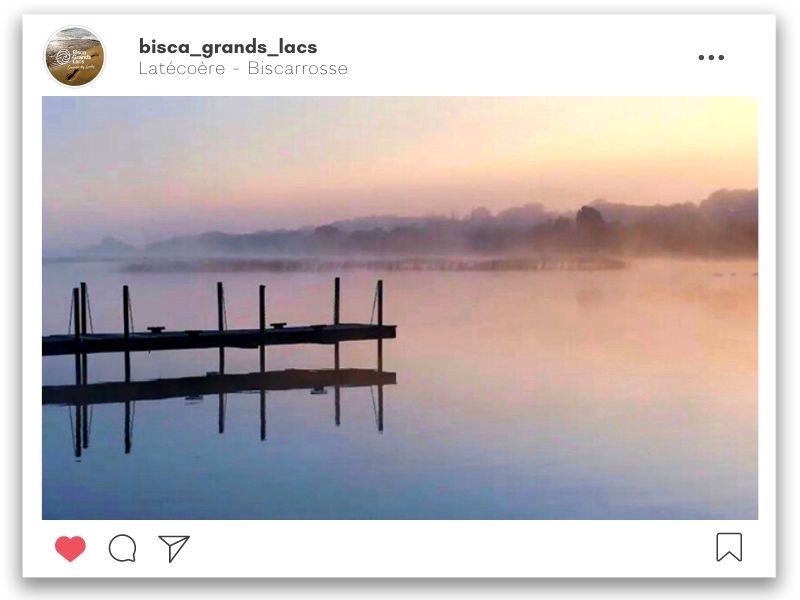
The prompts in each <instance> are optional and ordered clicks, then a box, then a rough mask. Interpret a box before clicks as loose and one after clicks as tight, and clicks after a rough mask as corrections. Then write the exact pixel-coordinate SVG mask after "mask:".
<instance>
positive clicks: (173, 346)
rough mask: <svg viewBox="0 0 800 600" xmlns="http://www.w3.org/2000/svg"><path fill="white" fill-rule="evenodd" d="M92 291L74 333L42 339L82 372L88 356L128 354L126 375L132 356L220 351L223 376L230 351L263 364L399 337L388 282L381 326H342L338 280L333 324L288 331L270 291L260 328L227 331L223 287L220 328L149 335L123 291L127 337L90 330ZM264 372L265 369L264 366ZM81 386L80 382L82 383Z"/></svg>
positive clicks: (76, 294)
mask: <svg viewBox="0 0 800 600" xmlns="http://www.w3.org/2000/svg"><path fill="white" fill-rule="evenodd" d="M87 290H88V288H87V286H86V284H85V283H83V282H82V283H81V284H80V286H79V287H76V288H74V289H73V291H72V298H73V300H72V302H73V308H72V314H71V320H72V321H74V332H68V333H66V334H58V335H47V336H43V337H42V356H63V355H74V356H75V357H76V371H80V372H81V374H82V373H83V372H85V371H86V357H87V355H89V354H98V353H104V352H121V353H125V355H126V358H125V362H126V371H127V370H128V363H129V356H128V354H129V353H130V352H153V351H158V350H199V349H205V348H218V349H219V351H220V365H221V368H220V371H224V350H225V348H259V350H260V352H259V354H260V362H261V363H263V361H264V359H263V357H264V348H265V347H266V346H282V345H290V344H339V343H340V342H350V341H358V340H377V341H378V342H381V341H382V340H385V339H393V338H395V337H396V336H397V327H396V326H395V325H385V324H384V323H383V281H380V280H379V281H378V283H377V285H376V291H375V300H374V304H373V316H374V313H375V309H377V323H372V322H370V323H342V322H341V319H340V307H341V299H340V294H341V284H340V280H339V278H338V277H337V278H336V279H335V280H334V294H333V320H332V322H331V323H320V324H312V325H294V326H287V324H286V323H271V324H270V325H269V327H268V326H267V319H266V286H264V285H261V286H259V288H258V293H259V314H258V329H227V326H226V318H225V294H224V290H223V286H222V282H219V283H217V321H218V327H217V329H207V330H201V329H185V330H175V331H171V330H168V329H167V328H166V327H164V326H160V325H151V326H149V327H148V328H147V331H139V332H134V331H133V330H132V329H133V328H132V323H131V321H132V319H131V306H130V302H131V300H130V291H129V289H128V286H127V285H126V286H123V288H122V322H123V327H122V332H121V333H94V332H90V331H87V305H88V291H87ZM262 369H263V367H262ZM79 382H80V381H76V383H79Z"/></svg>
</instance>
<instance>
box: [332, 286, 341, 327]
mask: <svg viewBox="0 0 800 600" xmlns="http://www.w3.org/2000/svg"><path fill="white" fill-rule="evenodd" d="M340 292H341V280H340V279H339V277H337V278H335V279H334V280H333V324H334V325H338V324H339V311H340V306H341V305H340V302H339V297H340Z"/></svg>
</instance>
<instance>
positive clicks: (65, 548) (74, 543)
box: [56, 535, 86, 562]
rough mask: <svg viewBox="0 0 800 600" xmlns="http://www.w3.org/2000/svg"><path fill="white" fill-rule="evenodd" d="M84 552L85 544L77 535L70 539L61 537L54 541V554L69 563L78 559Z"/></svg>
mask: <svg viewBox="0 0 800 600" xmlns="http://www.w3.org/2000/svg"><path fill="white" fill-rule="evenodd" d="M84 550H86V542H84V541H83V538H82V537H81V536H79V535H76V536H75V537H71V538H70V537H67V536H65V535H62V536H61V537H60V538H58V539H57V540H56V552H58V553H59V554H60V555H61V556H63V557H64V558H66V559H67V560H68V561H69V562H72V561H73V560H75V559H76V558H78V557H79V556H80V555H81V554H83V551H84Z"/></svg>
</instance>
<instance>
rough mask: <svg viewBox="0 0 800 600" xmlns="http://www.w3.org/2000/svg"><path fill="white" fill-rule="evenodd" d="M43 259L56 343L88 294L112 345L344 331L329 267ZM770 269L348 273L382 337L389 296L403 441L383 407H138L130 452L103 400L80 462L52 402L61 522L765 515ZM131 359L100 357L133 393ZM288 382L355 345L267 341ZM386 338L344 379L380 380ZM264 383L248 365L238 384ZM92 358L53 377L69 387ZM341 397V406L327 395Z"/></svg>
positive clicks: (345, 359) (641, 264)
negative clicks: (167, 267) (379, 317)
mask: <svg viewBox="0 0 800 600" xmlns="http://www.w3.org/2000/svg"><path fill="white" fill-rule="evenodd" d="M117 267H118V266H117V264H116V263H107V262H75V263H45V266H44V277H43V288H44V289H43V304H44V310H43V315H42V317H43V330H44V335H48V334H54V333H64V332H66V330H67V324H68V316H69V309H70V293H71V289H72V287H74V286H75V285H77V284H78V282H79V281H86V282H87V284H88V286H89V291H90V298H91V313H92V314H91V316H92V324H93V326H94V330H95V331H98V332H99V331H106V332H111V331H114V332H118V331H120V330H121V327H122V325H121V323H122V303H121V288H122V285H123V284H128V285H130V286H131V294H132V301H133V317H134V326H135V329H136V330H137V331H141V330H143V329H144V328H145V327H146V326H149V325H164V326H166V327H167V328H168V329H178V330H181V329H199V328H204V329H214V328H216V296H215V287H214V286H215V283H216V282H217V281H223V282H224V284H225V296H226V308H227V321H228V327H229V328H231V329H233V328H252V327H256V326H257V323H258V295H257V289H258V285H259V284H261V283H264V284H266V285H267V313H268V321H286V322H288V323H289V324H290V325H292V324H312V323H324V322H331V320H332V310H333V307H332V293H333V276H334V275H336V273H333V272H325V273H314V272H263V273H259V272H251V271H238V272H231V271H229V272H213V270H207V271H199V272H158V271H139V272H137V271H128V272H123V271H121V270H120V269H118V268H117ZM756 271H757V262H756V261H755V260H739V261H704V260H693V261H690V260H634V261H633V262H631V263H630V264H629V268H626V269H619V270H610V271H563V270H542V271H535V272H514V271H502V270H498V271H469V272H463V271H444V272H443V271H435V272H434V271H431V272H427V271H392V272H380V271H361V270H352V271H348V272H346V273H343V274H342V320H343V321H345V322H369V320H370V315H371V309H372V303H373V292H374V286H375V281H376V279H377V278H382V279H383V280H384V281H385V322H387V323H390V324H396V325H397V339H395V340H388V341H386V342H384V369H385V370H386V371H391V372H396V373H397V385H387V386H385V389H384V409H383V421H384V428H383V431H382V432H379V431H378V428H377V427H376V412H375V408H374V406H375V405H374V395H373V393H374V390H373V393H371V390H370V389H369V388H352V389H343V390H342V401H341V425H340V426H338V427H337V426H336V425H335V423H334V405H333V403H334V400H333V392H332V390H330V389H328V390H327V392H328V393H326V394H323V393H314V394H311V393H310V392H309V390H293V391H285V392H270V393H269V394H268V395H267V401H266V439H265V440H264V441H261V439H260V437H259V396H258V394H255V395H254V394H247V393H241V394H228V395H227V399H226V402H225V411H224V416H225V427H224V429H225V431H224V433H223V434H220V433H218V428H219V427H218V426H219V410H218V408H219V406H218V402H217V397H216V395H214V396H205V397H203V398H193V399H191V400H187V399H186V398H175V399H170V400H163V401H139V402H137V403H136V406H135V416H134V420H133V434H132V450H131V452H130V454H125V452H124V446H123V411H124V408H123V405H122V404H105V405H96V406H93V407H92V408H91V409H90V410H91V420H90V443H89V447H88V448H87V449H85V450H84V452H83V454H82V456H81V457H80V459H76V458H75V456H74V454H73V444H74V442H73V438H72V435H73V434H72V431H73V424H72V423H71V421H70V419H71V414H70V410H69V409H68V408H67V407H64V406H45V407H43V419H44V422H43V517H44V518H46V519H226V518H229V519H262V518H263V519H329V518H330V519H362V518H386V519H448V518H452V519H461V518H463V519H494V518H502V519H517V518H518V519H659V518H664V519H696V518H699V519H703V518H708V519H752V518H757V516H758V507H757V483H758V477H757V476H758V472H757V416H758V402H757V297H758V294H757V292H758V277H757V276H756V275H755V273H756ZM122 364H123V363H122V356H121V355H92V356H90V357H89V382H90V383H91V382H98V381H113V380H120V379H121V378H122V370H123V369H122ZM267 364H268V369H269V370H279V369H285V368H302V369H321V368H326V369H327V368H332V367H333V348H332V347H330V346H306V347H283V348H268V350H267ZM375 365H376V356H375V342H352V343H345V344H342V346H341V366H342V367H343V368H345V367H363V368H375ZM216 369H217V351H216V350H208V351H182V352H155V353H151V354H146V353H141V354H134V355H133V378H134V379H136V380H146V379H152V378H157V377H180V376H189V375H205V374H206V373H207V372H208V371H214V370H216ZM257 369H258V351H257V350H228V351H227V353H226V371H227V372H230V373H246V372H252V371H256V370H257ZM73 379H74V359H73V358H72V357H56V358H47V359H44V361H43V380H44V384H45V385H54V384H70V383H73ZM318 391H320V390H318Z"/></svg>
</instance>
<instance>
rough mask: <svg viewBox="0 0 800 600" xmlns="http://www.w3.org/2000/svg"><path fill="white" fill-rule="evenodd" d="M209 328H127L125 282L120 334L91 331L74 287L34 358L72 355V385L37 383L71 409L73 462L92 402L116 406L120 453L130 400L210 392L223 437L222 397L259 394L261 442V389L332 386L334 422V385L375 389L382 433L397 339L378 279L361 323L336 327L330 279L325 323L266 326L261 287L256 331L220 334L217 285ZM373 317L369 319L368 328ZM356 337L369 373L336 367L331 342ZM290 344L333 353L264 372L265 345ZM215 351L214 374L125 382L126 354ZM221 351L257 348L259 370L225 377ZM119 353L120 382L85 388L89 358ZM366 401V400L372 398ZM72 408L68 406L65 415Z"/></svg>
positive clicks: (45, 396) (82, 290) (45, 399)
mask: <svg viewBox="0 0 800 600" xmlns="http://www.w3.org/2000/svg"><path fill="white" fill-rule="evenodd" d="M216 295H217V311H216V312H217V314H216V317H217V329H210V330H200V329H185V330H176V331H170V330H168V329H167V328H166V327H165V326H162V325H150V326H148V327H146V331H134V328H133V314H132V309H131V294H130V290H129V288H128V286H127V285H125V286H123V287H122V333H95V332H94V331H93V327H92V326H91V323H92V317H91V306H90V305H89V296H88V286H87V285H86V283H84V282H81V283H80V285H79V286H78V287H75V288H73V290H72V308H71V310H70V324H69V326H68V328H67V329H68V331H67V333H66V334H61V335H48V336H43V337H42V356H63V355H73V356H74V357H75V384H74V385H60V386H43V387H42V403H43V404H45V405H63V406H69V407H73V406H74V409H75V419H74V430H73V439H74V452H75V457H76V458H80V457H81V455H82V453H83V451H84V450H86V449H88V448H89V426H88V424H89V423H90V421H91V419H90V415H89V408H90V407H91V406H92V405H95V404H111V403H123V404H124V405H125V413H124V415H125V416H124V448H125V453H126V454H127V453H130V452H131V448H132V444H133V414H134V407H135V405H136V402H137V401H138V400H161V399H167V398H180V397H191V398H200V397H204V396H208V395H216V396H217V400H218V419H217V421H218V423H217V429H218V432H219V433H220V434H222V433H224V432H225V414H226V411H225V406H226V396H227V394H229V393H241V392H245V393H246V392H257V393H258V394H259V420H260V436H261V440H266V394H267V392H269V391H279V390H293V389H311V390H313V391H314V393H317V392H318V391H319V390H324V389H325V388H327V387H332V388H333V390H334V398H333V400H334V422H335V424H336V425H337V426H339V425H340V424H341V393H342V388H347V387H369V388H370V391H371V390H372V388H373V386H374V387H375V388H377V407H376V426H377V429H378V431H379V432H383V395H384V390H383V388H384V386H386V385H394V384H395V383H396V381H397V378H396V375H395V374H394V373H389V372H385V371H384V370H383V340H385V339H393V338H395V337H396V335H397V327H396V326H395V325H385V324H384V322H383V281H381V280H378V282H377V284H376V286H375V296H374V298H373V305H372V316H371V318H370V321H369V323H343V322H342V321H341V314H340V312H341V297H340V295H341V281H340V279H339V277H336V278H335V280H334V287H333V319H332V322H331V323H321V324H314V325H293V326H287V324H286V323H282V322H276V323H270V324H269V326H267V302H266V286H265V285H260V286H259V287H258V311H259V314H258V329H228V328H227V318H226V314H225V292H224V289H223V285H222V283H221V282H218V283H217V289H216ZM373 320H375V321H376V322H375V323H373ZM358 340H375V341H377V369H375V370H371V369H342V368H341V365H340V352H339V344H340V343H342V342H350V341H358ZM290 344H329V345H332V346H333V348H334V368H333V369H321V370H319V369H318V370H306V369H287V370H283V371H267V370H266V363H267V360H266V347H267V346H282V345H290ZM208 348H216V349H218V350H219V367H218V371H216V372H214V373H208V374H206V375H204V376H199V377H180V378H172V379H156V380H151V381H133V380H132V377H131V356H130V355H131V353H132V352H152V351H159V350H196V349H208ZM226 348H252V349H255V348H258V349H259V371H258V372H255V373H241V374H226V373H225V350H226ZM112 352H115V353H121V354H123V356H124V363H123V364H124V381H117V382H105V383H89V381H88V370H89V360H88V356H89V355H90V354H98V353H112ZM373 402H374V400H373ZM71 410H72V409H71V408H70V411H71Z"/></svg>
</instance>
